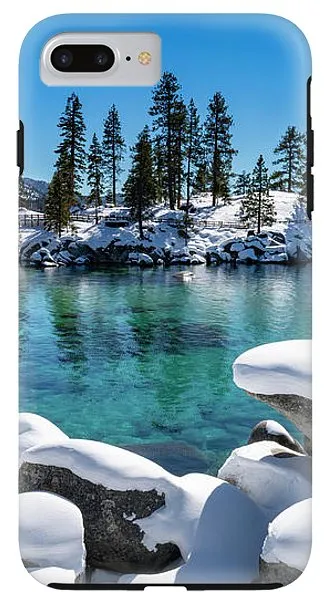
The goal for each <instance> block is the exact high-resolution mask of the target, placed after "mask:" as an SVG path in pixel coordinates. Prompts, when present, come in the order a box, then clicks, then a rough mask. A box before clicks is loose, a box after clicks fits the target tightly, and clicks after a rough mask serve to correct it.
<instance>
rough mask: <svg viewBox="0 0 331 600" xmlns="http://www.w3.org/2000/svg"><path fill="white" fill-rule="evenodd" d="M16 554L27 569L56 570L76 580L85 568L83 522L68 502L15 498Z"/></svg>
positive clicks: (32, 495)
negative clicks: (64, 572) (67, 571)
mask: <svg viewBox="0 0 331 600" xmlns="http://www.w3.org/2000/svg"><path fill="white" fill-rule="evenodd" d="M19 520H20V525H19V532H20V552H21V557H22V560H23V562H24V563H25V564H26V565H27V566H28V567H31V568H33V567H36V568H37V567H39V568H48V567H59V568H60V569H65V570H69V571H74V573H75V576H78V575H79V574H80V573H82V571H83V570H84V567H85V546H84V529H83V519H82V515H81V512H80V510H79V509H78V508H77V506H75V505H74V504H72V503H71V502H68V500H66V499H64V498H61V497H60V496H56V495H54V494H49V493H47V492H28V493H25V494H20V495H19Z"/></svg>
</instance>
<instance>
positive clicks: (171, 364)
mask: <svg viewBox="0 0 331 600" xmlns="http://www.w3.org/2000/svg"><path fill="white" fill-rule="evenodd" d="M178 270H179V268H178V267H177V268H169V269H162V268H158V269H152V270H140V269H135V268H132V267H131V268H124V267H123V268H116V269H115V268H108V269H95V270H91V269H87V268H61V269H46V270H44V271H41V270H40V271H39V270H33V269H24V268H22V269H21V301H20V328H21V343H20V351H21V363H20V364H21V367H20V380H21V399H20V409H21V410H24V411H28V412H36V413H38V414H40V415H43V416H45V417H46V418H48V419H50V420H51V421H52V422H54V423H56V424H57V425H58V426H59V427H60V428H61V429H62V430H63V431H64V432H65V433H67V434H68V435H69V436H70V437H82V438H89V439H95V440H101V441H105V442H108V443H111V444H116V445H120V446H125V447H129V448H130V449H133V450H135V451H137V452H139V453H141V454H143V455H145V456H147V457H149V458H152V459H153V460H155V461H156V462H159V463H160V464H162V465H163V466H165V467H166V468H168V469H169V470H172V471H173V472H176V473H178V474H182V473H185V472H188V471H192V470H196V471H205V472H211V473H215V471H216V469H217V467H218V466H219V465H220V464H221V463H222V462H223V461H224V459H225V457H226V456H227V455H228V453H229V452H230V451H231V450H232V449H233V448H235V447H237V446H239V445H241V444H244V443H245V442H246V440H247V437H248V436H249V433H250V430H251V428H252V427H253V426H254V425H255V424H256V423H257V422H258V421H260V420H262V419H265V418H275V419H277V420H278V421H279V422H281V423H282V424H284V425H285V426H286V427H287V428H288V429H289V430H290V431H291V433H292V434H296V435H298V433H297V432H296V430H295V428H294V426H292V425H291V424H290V423H288V422H287V421H286V419H284V418H283V417H281V416H280V415H278V413H276V412H275V411H273V410H272V409H271V408H269V407H268V406H267V405H265V404H262V403H260V402H259V401H257V400H254V399H253V398H251V397H249V396H248V395H247V394H246V393H245V392H243V391H241V390H239V389H238V388H237V387H236V386H235V385H234V383H233V381H232V363H233V361H234V359H235V358H236V357H237V356H238V355H239V354H240V353H241V352H243V351H245V350H247V349H248V348H251V347H253V346H256V345H258V344H263V343H266V342H271V341H278V340H286V339H293V338H307V337H310V335H311V331H310V330H311V323H310V311H311V301H310V291H311V268H310V266H309V265H308V266H301V267H288V266H283V265H260V266H246V265H241V266H239V267H238V268H236V269H234V268H232V267H228V266H219V267H210V268H206V267H205V266H200V267H196V268H193V269H192V270H194V272H195V278H194V279H193V280H192V281H190V282H181V281H178V279H176V278H175V277H174V273H176V272H178Z"/></svg>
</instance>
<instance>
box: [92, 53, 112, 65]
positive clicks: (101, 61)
mask: <svg viewBox="0 0 331 600" xmlns="http://www.w3.org/2000/svg"><path fill="white" fill-rule="evenodd" d="M108 61H109V58H108V56H107V54H106V52H97V54H95V56H94V62H95V64H96V65H99V67H104V66H105V65H106V64H107V63H108Z"/></svg>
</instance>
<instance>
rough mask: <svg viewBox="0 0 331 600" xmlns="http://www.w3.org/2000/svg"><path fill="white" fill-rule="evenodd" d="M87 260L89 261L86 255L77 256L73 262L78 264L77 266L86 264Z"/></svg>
mask: <svg viewBox="0 0 331 600" xmlns="http://www.w3.org/2000/svg"><path fill="white" fill-rule="evenodd" d="M89 262H90V259H89V258H88V257H87V256H78V257H77V258H75V260H74V264H75V265H79V266H82V265H88V264H89Z"/></svg>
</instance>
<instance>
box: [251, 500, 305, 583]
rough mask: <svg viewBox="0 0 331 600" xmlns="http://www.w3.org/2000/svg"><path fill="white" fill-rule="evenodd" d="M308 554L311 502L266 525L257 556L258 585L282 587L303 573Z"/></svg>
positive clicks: (290, 509)
mask: <svg viewBox="0 0 331 600" xmlns="http://www.w3.org/2000/svg"><path fill="white" fill-rule="evenodd" d="M310 550H311V499H310V498H309V499H307V500H302V501H301V502H297V503H296V504H293V505H292V506H290V507H289V508H287V509H286V510H284V511H283V512H281V513H280V514H279V515H277V516H276V518H275V519H274V520H273V521H272V522H271V523H269V527H268V535H267V537H266V538H265V540H264V543H263V547H262V552H261V567H260V581H263V583H268V582H270V581H271V580H272V578H275V577H277V579H274V581H278V582H280V583H282V584H283V585H286V584H287V583H291V582H292V581H294V580H295V579H297V577H299V575H300V574H301V573H302V571H304V569H305V568H306V566H307V563H308V560H309V556H310Z"/></svg>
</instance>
